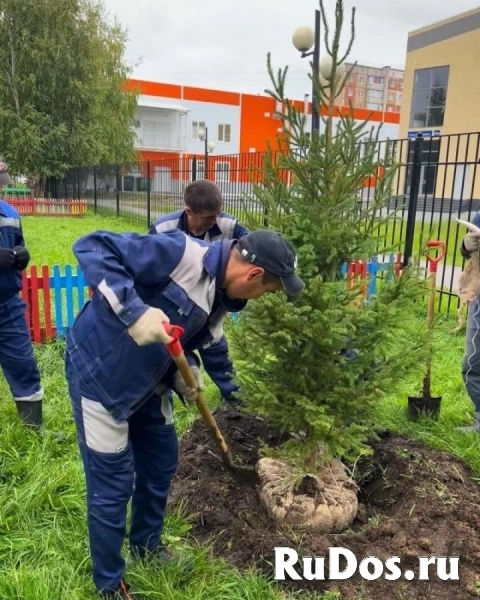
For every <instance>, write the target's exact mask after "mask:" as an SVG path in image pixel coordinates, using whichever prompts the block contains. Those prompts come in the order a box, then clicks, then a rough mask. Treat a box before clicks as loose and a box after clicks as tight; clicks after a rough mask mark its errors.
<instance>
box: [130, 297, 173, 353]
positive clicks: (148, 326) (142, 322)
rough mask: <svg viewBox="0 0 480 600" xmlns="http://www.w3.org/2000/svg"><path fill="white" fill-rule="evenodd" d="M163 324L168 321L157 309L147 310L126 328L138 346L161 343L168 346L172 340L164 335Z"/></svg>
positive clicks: (161, 311)
mask: <svg viewBox="0 0 480 600" xmlns="http://www.w3.org/2000/svg"><path fill="white" fill-rule="evenodd" d="M163 323H170V319H169V318H168V317H167V315H166V314H165V313H164V312H163V310H160V309H159V308H152V307H150V308H147V310H146V311H145V312H144V313H143V315H142V316H141V317H140V318H139V319H137V320H136V321H135V323H133V324H132V325H130V327H129V328H128V333H129V334H130V336H131V337H132V338H133V339H134V340H135V342H136V343H137V344H138V345H139V346H147V345H148V344H155V343H158V342H161V343H162V344H168V343H169V342H171V341H172V338H171V337H170V336H169V335H168V334H167V333H166V331H165V329H164V327H163Z"/></svg>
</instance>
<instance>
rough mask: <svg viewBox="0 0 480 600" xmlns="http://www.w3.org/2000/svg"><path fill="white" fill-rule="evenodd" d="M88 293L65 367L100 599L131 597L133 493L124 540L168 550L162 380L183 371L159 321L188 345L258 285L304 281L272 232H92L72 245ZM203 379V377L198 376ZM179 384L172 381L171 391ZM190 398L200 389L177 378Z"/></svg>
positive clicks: (293, 285) (214, 333)
mask: <svg viewBox="0 0 480 600" xmlns="http://www.w3.org/2000/svg"><path fill="white" fill-rule="evenodd" d="M73 251H74V254H75V257H76V258H77V260H78V262H79V264H80V267H81V269H82V271H83V273H84V275H85V278H86V281H87V284H88V285H89V286H90V287H91V288H92V289H93V296H92V298H91V300H90V301H89V302H87V304H86V305H85V306H84V308H83V309H82V310H81V312H80V314H79V315H78V316H77V318H76V320H75V322H74V324H73V325H72V327H71V328H70V329H69V331H68V333H67V338H66V359H65V371H66V378H67V381H68V387H69V394H70V397H71V402H72V407H73V413H74V418H75V424H76V428H77V436H78V440H79V446H80V452H81V457H82V461H83V465H84V471H85V478H86V485H87V518H88V530H89V536H90V552H91V556H92V562H93V579H94V582H95V585H96V587H97V589H98V590H99V592H100V594H101V595H102V597H103V598H110V599H123V600H128V599H130V600H133V599H134V598H135V599H137V598H138V596H137V595H136V594H133V593H132V592H131V591H130V588H129V585H128V584H127V583H126V581H125V578H124V569H125V561H124V559H123V558H122V552H121V551H122V547H123V543H124V538H125V535H126V514H127V505H128V502H129V500H130V498H131V499H132V519H131V527H130V531H129V545H130V551H131V553H132V555H133V556H134V557H137V558H139V559H145V558H149V559H153V560H155V561H157V562H159V563H162V562H163V561H169V560H175V557H173V556H172V555H171V554H170V552H169V551H168V549H167V548H165V546H164V545H163V543H162V540H161V534H162V530H163V523H164V516H165V509H166V504H167V497H168V494H169V491H170V485H171V482H172V479H173V477H174V475H175V472H176V469H177V461H178V441H177V436H176V432H175V426H174V422H173V406H172V402H171V398H170V397H169V395H168V390H169V389H172V388H173V389H175V390H176V391H178V384H179V383H180V378H179V376H178V373H177V371H176V367H175V363H173V361H172V359H171V357H170V355H169V353H168V350H167V348H166V347H165V344H168V343H169V342H170V341H171V338H170V337H169V336H168V335H167V333H166V332H165V328H164V324H165V323H171V324H172V325H178V326H180V327H182V329H183V330H184V334H183V335H182V338H181V339H180V342H181V344H182V346H183V348H184V350H185V352H186V353H191V352H193V351H194V350H197V349H198V348H199V347H202V346H203V345H205V344H207V343H209V342H215V341H216V340H217V339H219V338H220V337H221V336H222V334H223V326H222V325H223V319H224V316H225V313H226V311H229V312H238V311H239V310H242V309H243V308H244V307H245V305H246V303H247V301H248V300H255V299H257V298H260V297H261V296H262V295H263V294H265V293H274V292H278V291H282V290H284V291H286V292H287V294H288V295H295V294H297V293H299V292H300V291H302V289H303V287H304V283H303V281H302V280H301V279H300V278H299V277H298V275H297V274H296V272H295V271H296V256H295V252H294V249H293V248H292V246H291V245H290V243H289V242H287V241H286V240H285V239H284V238H283V237H282V236H281V235H280V234H279V233H276V232H273V231H255V232H253V233H250V234H249V235H248V236H246V237H242V238H241V239H240V240H222V241H216V242H212V243H207V242H203V241H201V240H196V241H194V240H192V239H191V238H190V236H188V235H186V234H185V233H184V232H182V231H180V230H178V229H175V230H172V231H169V232H167V233H159V234H157V235H149V234H145V235H140V234H135V233H124V234H121V233H111V232H107V231H97V232H93V233H90V234H88V235H86V236H84V237H83V238H81V239H79V240H78V241H77V242H76V243H75V244H74V246H73ZM200 385H201V384H200ZM179 393H180V392H179ZM181 393H182V394H183V396H184V398H185V400H186V401H188V402H194V401H195V399H196V394H197V390H193V389H189V388H186V387H185V386H183V387H182V390H181Z"/></svg>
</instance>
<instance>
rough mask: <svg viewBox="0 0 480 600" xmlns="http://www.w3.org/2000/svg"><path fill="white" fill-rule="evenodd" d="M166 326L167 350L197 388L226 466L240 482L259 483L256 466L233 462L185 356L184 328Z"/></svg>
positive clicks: (205, 419) (205, 418)
mask: <svg viewBox="0 0 480 600" xmlns="http://www.w3.org/2000/svg"><path fill="white" fill-rule="evenodd" d="M164 327H165V331H166V332H167V334H168V335H169V336H170V337H172V338H173V340H172V341H171V342H170V343H169V344H166V347H167V350H168V352H169V353H170V356H171V357H172V358H173V360H174V362H175V364H176V365H177V367H178V370H179V371H180V374H181V376H182V377H183V380H184V382H185V384H186V385H187V386H188V387H189V388H192V389H194V390H197V398H196V400H195V403H196V405H197V408H198V411H199V412H200V415H201V417H202V419H203V422H204V423H205V425H206V426H207V428H208V430H209V432H210V434H211V436H212V438H213V440H214V442H215V444H216V445H217V447H218V449H219V451H220V455H221V458H222V462H223V464H224V466H225V467H226V469H227V470H228V471H229V472H230V473H231V474H232V475H233V476H234V477H235V478H236V480H237V481H238V482H239V483H242V484H251V485H256V484H259V483H260V478H259V476H258V473H257V472H256V471H255V468H254V467H246V466H241V465H236V464H235V463H234V462H233V459H232V456H231V454H230V450H229V448H228V445H227V443H226V441H225V438H224V437H223V435H222V432H221V431H220V429H219V427H218V425H217V422H216V421H215V418H214V416H213V415H212V413H211V412H210V409H209V408H208V405H207V402H206V400H205V396H204V394H203V392H202V391H200V390H198V389H197V388H198V384H197V380H196V379H195V375H194V374H193V371H192V369H191V367H190V365H189V363H188V361H187V359H186V357H185V354H184V352H183V348H182V345H181V343H180V337H181V336H182V334H183V329H182V328H181V327H179V326H178V325H170V324H169V323H164Z"/></svg>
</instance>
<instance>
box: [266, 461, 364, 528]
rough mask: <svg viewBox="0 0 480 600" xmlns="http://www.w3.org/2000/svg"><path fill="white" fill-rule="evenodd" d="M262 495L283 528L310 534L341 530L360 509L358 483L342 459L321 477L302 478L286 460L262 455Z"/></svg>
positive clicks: (271, 513)
mask: <svg viewBox="0 0 480 600" xmlns="http://www.w3.org/2000/svg"><path fill="white" fill-rule="evenodd" d="M256 468H257V472H258V475H259V477H260V482H261V483H260V486H259V490H258V491H259V495H260V499H261V501H262V503H263V505H264V506H265V508H266V510H267V512H268V514H269V515H270V517H271V518H272V519H273V520H274V521H275V523H276V524H277V525H278V526H279V527H281V528H283V529H291V530H299V529H300V530H302V531H306V532H307V533H318V534H326V533H341V532H342V531H344V530H345V529H347V528H348V527H349V526H350V525H351V524H352V522H353V521H354V519H355V517H356V515H357V511H358V499H357V486H356V484H355V482H354V481H353V480H352V479H351V478H350V477H349V476H348V475H347V472H346V470H345V467H344V466H343V464H342V463H341V462H340V461H339V460H333V461H331V462H330V463H328V464H327V465H326V466H325V467H324V469H323V471H322V474H321V476H316V475H304V476H303V478H302V479H301V481H299V480H298V477H296V476H295V472H294V470H293V469H292V468H291V467H290V466H288V465H286V464H285V463H283V462H281V461H279V460H275V459H271V458H262V459H260V460H259V461H258V463H257V467H256Z"/></svg>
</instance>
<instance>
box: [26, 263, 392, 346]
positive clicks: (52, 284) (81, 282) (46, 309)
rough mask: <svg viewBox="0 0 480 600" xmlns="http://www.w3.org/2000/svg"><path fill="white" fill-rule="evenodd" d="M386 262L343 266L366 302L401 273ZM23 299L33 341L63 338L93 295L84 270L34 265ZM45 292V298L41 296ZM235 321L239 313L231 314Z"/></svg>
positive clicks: (349, 281)
mask: <svg viewBox="0 0 480 600" xmlns="http://www.w3.org/2000/svg"><path fill="white" fill-rule="evenodd" d="M384 258H386V260H379V259H378V258H377V257H374V258H372V260H370V261H368V262H352V263H349V264H348V265H344V268H343V275H344V277H345V279H346V281H347V285H349V284H352V285H353V284H355V283H359V282H361V284H362V287H363V290H364V299H365V300H367V301H368V299H369V298H371V297H372V296H373V295H374V294H375V292H376V290H377V283H378V280H379V279H380V278H381V279H385V280H391V279H393V278H394V277H395V274H398V273H400V272H401V262H400V259H401V257H400V256H399V255H394V254H393V253H392V254H390V255H388V256H387V257H384ZM23 280H24V286H23V290H22V296H23V298H24V299H25V300H26V302H27V305H28V310H27V320H28V321H29V323H30V330H31V333H32V339H33V341H34V342H40V341H43V340H45V339H55V338H56V339H62V338H64V337H65V334H66V330H67V328H68V327H69V326H71V325H72V324H73V322H74V320H75V316H76V315H77V314H78V312H79V311H80V310H81V309H82V308H83V306H84V305H85V303H86V302H87V301H88V298H89V296H90V290H89V288H88V285H87V283H86V281H85V277H84V275H83V272H82V270H81V268H80V267H79V266H78V265H76V266H73V265H64V266H63V267H60V265H54V266H53V267H51V268H49V267H47V266H43V267H41V268H40V269H39V268H37V267H35V266H32V267H31V268H30V271H29V273H24V275H23ZM40 291H41V292H43V295H42V294H41V293H40ZM229 316H230V318H232V319H233V320H234V321H235V320H236V319H238V318H239V313H235V314H230V315H229Z"/></svg>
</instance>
